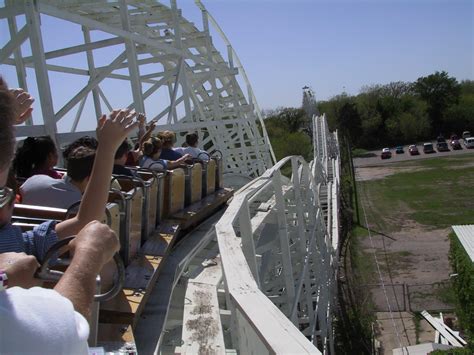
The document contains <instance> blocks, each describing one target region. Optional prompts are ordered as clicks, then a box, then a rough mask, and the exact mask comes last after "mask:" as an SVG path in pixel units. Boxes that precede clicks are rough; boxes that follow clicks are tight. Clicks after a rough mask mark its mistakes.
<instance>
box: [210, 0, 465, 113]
mask: <svg viewBox="0 0 474 355" xmlns="http://www.w3.org/2000/svg"><path fill="white" fill-rule="evenodd" d="M204 3H205V4H206V7H207V8H208V10H209V11H210V13H212V14H213V16H214V18H215V19H216V20H217V21H218V22H219V23H220V25H221V27H222V29H223V30H224V32H225V33H226V35H227V37H228V38H229V39H230V41H231V43H232V45H233V47H234V48H235V50H236V51H237V53H238V55H239V57H240V59H241V61H242V63H243V65H244V67H245V70H246V72H247V75H248V76H249V78H250V81H251V83H252V87H253V89H254V92H255V95H256V97H257V100H258V101H259V103H260V106H261V107H262V108H275V107H277V106H293V107H294V106H300V105H301V100H302V87H303V86H305V85H308V86H310V87H311V88H312V89H313V90H314V91H315V93H316V97H317V99H318V100H327V99H329V98H331V97H332V96H334V95H337V94H340V93H341V92H343V91H346V92H347V93H349V94H357V93H358V92H359V90H360V89H361V87H362V86H364V85H371V84H386V83H389V82H392V81H415V80H416V79H417V78H419V77H421V76H426V75H429V74H432V73H434V72H435V71H441V70H445V71H447V72H448V73H449V75H451V76H454V77H456V78H457V79H458V80H465V79H470V80H473V79H474V1H473V0H353V1H348V0H346V1H340V0H333V1H329V0H327V1H320V0H293V1H284V0H272V1H270V0H268V1H265V0H253V1H250V0H228V1H223V0H208V1H205V2H204Z"/></svg>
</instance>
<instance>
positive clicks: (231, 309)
mask: <svg viewBox="0 0 474 355" xmlns="http://www.w3.org/2000/svg"><path fill="white" fill-rule="evenodd" d="M313 127H314V132H315V134H314V140H313V144H314V147H315V149H314V160H313V161H312V162H311V163H309V164H308V163H307V162H305V161H304V160H303V159H302V158H301V157H297V156H291V157H286V158H284V159H282V160H281V161H279V162H278V163H277V164H275V165H274V166H273V167H271V168H269V169H267V171H265V173H264V174H262V175H261V176H260V177H258V178H256V179H254V180H252V181H251V182H250V183H248V184H247V185H245V186H244V187H242V188H241V189H240V190H238V191H237V192H236V193H235V195H234V197H233V199H232V201H231V203H230V204H229V206H228V207H227V209H226V211H225V212H224V213H223V215H222V217H220V219H219V221H218V222H217V223H216V224H215V228H210V229H209V230H207V232H206V233H205V234H204V235H196V236H191V237H192V238H193V237H196V238H197V239H198V240H199V243H200V246H198V247H195V248H194V249H193V250H192V251H191V252H184V253H185V255H186V256H185V257H184V258H182V259H181V261H180V262H176V264H179V266H178V267H177V268H176V269H173V271H172V272H170V273H172V274H173V276H172V278H174V284H175V285H176V289H175V291H174V292H173V296H172V297H171V298H172V300H171V301H169V303H167V304H166V305H165V306H156V305H155V306H154V307H156V308H157V309H164V308H167V309H168V313H167V314H166V316H165V318H166V320H165V321H164V323H165V324H164V325H163V328H162V329H161V331H162V334H163V336H162V337H161V338H160V341H159V343H158V345H157V349H159V350H160V352H161V353H166V354H168V353H169V354H171V353H183V354H184V353H187V354H198V353H200V354H201V353H202V354H225V353H241V354H305V353H311V354H334V353H335V351H334V333H333V331H334V329H333V317H334V306H335V300H336V292H337V285H336V280H337V274H336V272H337V260H338V248H339V213H338V212H339V183H340V161H339V145H338V141H337V134H336V133H330V132H329V130H328V127H327V123H326V119H325V117H324V116H321V117H316V116H315V117H314V118H313ZM283 172H285V174H287V175H288V174H290V175H291V177H290V178H287V177H285V176H284V175H283ZM183 248H185V246H183ZM203 260H204V262H203ZM210 261H212V262H210ZM182 303H184V306H182V305H181V304H182ZM148 316H151V318H152V316H153V314H148V315H147V317H148ZM151 318H150V319H151ZM148 321H149V323H148V324H147V326H148V327H151V325H152V324H153V323H152V321H151V320H148ZM139 338H140V336H139ZM144 339H146V337H144Z"/></svg>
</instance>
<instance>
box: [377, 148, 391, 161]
mask: <svg viewBox="0 0 474 355" xmlns="http://www.w3.org/2000/svg"><path fill="white" fill-rule="evenodd" d="M380 157H381V158H382V159H390V158H391V157H392V152H391V151H390V149H389V148H384V149H382V154H381V155H380Z"/></svg>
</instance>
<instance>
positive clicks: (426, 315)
mask: <svg viewBox="0 0 474 355" xmlns="http://www.w3.org/2000/svg"><path fill="white" fill-rule="evenodd" d="M421 315H422V316H423V317H424V318H425V319H426V320H427V321H428V323H430V324H431V325H432V326H433V328H435V329H436V330H437V331H438V332H439V333H440V334H441V335H442V336H443V337H444V338H446V340H447V341H448V342H449V343H450V344H451V345H453V346H455V347H458V348H461V347H462V344H461V343H460V342H459V341H458V340H457V339H456V338H455V337H454V336H453V335H452V334H451V333H450V332H449V331H448V330H447V329H446V328H445V325H442V324H441V323H440V322H439V321H438V320H437V319H435V318H434V317H433V316H431V315H430V314H429V313H428V312H427V311H422V312H421Z"/></svg>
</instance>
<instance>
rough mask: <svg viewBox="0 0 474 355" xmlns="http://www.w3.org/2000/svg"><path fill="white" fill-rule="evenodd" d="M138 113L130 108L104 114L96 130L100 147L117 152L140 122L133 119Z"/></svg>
mask: <svg viewBox="0 0 474 355" xmlns="http://www.w3.org/2000/svg"><path fill="white" fill-rule="evenodd" d="M136 115H137V113H136V112H135V111H131V110H128V109H123V110H113V111H112V112H111V113H110V114H109V116H108V117H107V116H106V115H102V116H101V117H100V119H99V124H98V127H97V130H96V132H97V140H98V141H99V147H100V148H106V149H112V150H113V151H114V152H115V150H117V148H118V147H119V145H120V144H121V143H122V142H123V140H124V139H125V138H126V137H127V135H128V134H129V133H130V132H132V131H133V130H134V129H135V127H137V125H138V122H137V121H135V122H134V121H133V118H134V117H135V116H136ZM101 146H102V147H101Z"/></svg>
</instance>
